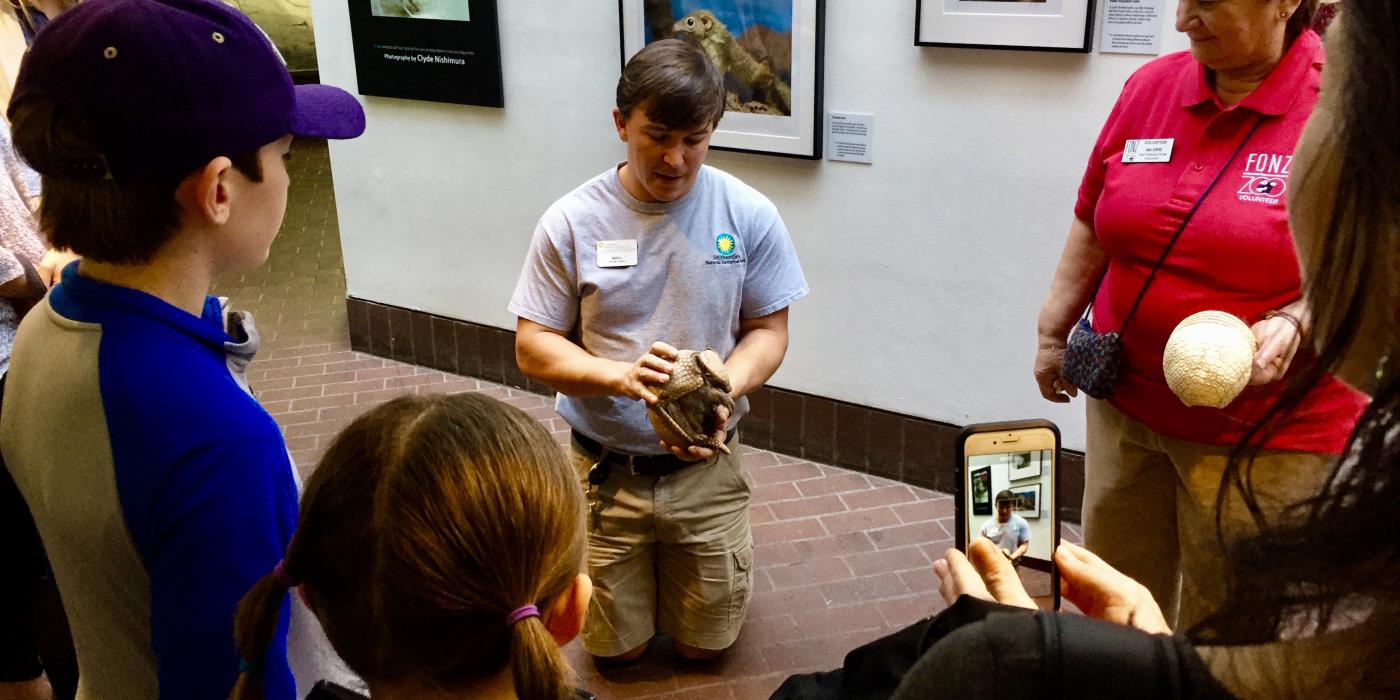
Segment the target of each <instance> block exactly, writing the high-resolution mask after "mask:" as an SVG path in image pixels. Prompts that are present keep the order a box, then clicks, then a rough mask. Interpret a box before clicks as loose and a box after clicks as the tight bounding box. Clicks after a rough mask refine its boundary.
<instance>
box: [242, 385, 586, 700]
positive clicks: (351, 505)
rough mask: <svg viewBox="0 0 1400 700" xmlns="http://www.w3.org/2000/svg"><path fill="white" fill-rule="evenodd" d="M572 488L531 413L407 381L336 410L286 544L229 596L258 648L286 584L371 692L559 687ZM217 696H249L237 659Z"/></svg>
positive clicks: (573, 556) (246, 640)
mask: <svg viewBox="0 0 1400 700" xmlns="http://www.w3.org/2000/svg"><path fill="white" fill-rule="evenodd" d="M584 513H585V508H584V499H583V493H582V491H581V489H580V488H579V484H578V482H577V480H576V479H575V477H574V474H573V470H572V469H571V468H570V466H569V464H568V462H567V461H566V460H565V458H564V454H563V452H562V451H561V450H560V449H559V446H558V445H557V444H555V442H554V440H553V439H552V438H551V437H550V435H549V434H548V433H547V432H545V430H544V428H542V427H541V426H540V425H539V424H538V423H537V422H535V421H534V420H533V419H531V418H530V417H528V416H526V415H525V414H524V413H522V412H521V411H519V410H518V409H515V408H512V407H510V406H506V405H505V404H502V403H500V402H499V401H496V400H494V399H491V398H489V397H486V396H482V395H479V394H458V395H452V396H446V395H434V396H409V397H404V398H400V399H397V400H395V401H391V402H389V403H387V404H385V405H383V406H380V407H379V408H376V409H374V410H372V411H370V412H368V413H366V414H365V415H363V416H361V417H360V418H359V419H358V420H356V421H355V422H354V423H352V424H350V426H349V427H348V428H346V429H345V431H344V432H342V433H341V434H340V435H339V436H338V437H337V438H336V440H335V442H334V443H333V444H332V445H331V447H330V449H329V450H328V451H327V452H326V455H325V457H324V458H322V460H321V463H320V466H319V467H317V469H316V471H315V473H314V474H313V475H312V477H311V479H310V481H309V482H308V483H307V488H306V493H305V496H304V497H303V499H302V504H301V523H300V526H299V527H298V529H297V532H296V535H295V536H294V537H293V538H292V542H291V544H290V545H289V547H288V549H287V555H286V559H285V560H284V561H283V562H282V563H281V564H279V565H278V566H277V568H276V569H275V570H273V571H272V572H270V573H268V574H267V576H264V577H263V578H262V580H260V581H259V582H258V583H257V584H256V585H255V586H254V587H253V589H252V590H251V591H249V592H248V595H247V596H245V597H244V598H243V601H242V603H241V604H240V605H239V609H238V616H237V619H236V622H235V629H234V636H235V639H236V641H237V644H238V648H239V651H240V653H241V655H242V657H243V658H244V659H245V660H247V659H261V658H262V657H263V653H264V651H265V650H266V648H267V644H268V641H269V639H270V638H271V634H272V631H273V629H274V627H275V625H276V622H277V610H278V608H279V606H280V605H281V603H282V600H283V597H284V596H285V595H286V594H287V592H288V591H289V590H290V589H293V588H296V589H298V591H299V592H300V594H301V595H302V596H303V598H304V599H305V601H306V603H307V606H308V607H309V608H310V609H311V611H312V612H313V613H314V614H315V615H316V617H317V618H318V619H319V620H320V621H321V625H322V626H323V627H324V628H325V631H326V635H327V637H328V638H329V639H330V641H331V644H332V646H334V647H335V650H336V652H338V653H339V654H340V656H341V658H342V659H344V660H345V662H346V664H347V665H349V667H350V669H351V670H353V671H355V673H357V674H359V676H360V677H361V678H362V679H364V681H365V683H366V684H367V685H368V687H369V689H370V695H371V697H373V698H374V700H394V699H395V698H420V699H425V698H468V697H470V698H520V699H521V700H561V699H563V698H568V697H573V696H575V694H576V693H578V691H575V690H574V689H573V688H572V687H571V685H570V676H571V674H570V673H569V670H568V668H567V666H566V665H565V662H564V660H563V658H562V656H561V654H560V651H559V647H560V645H562V644H565V643H567V642H569V641H570V640H572V639H573V638H574V637H575V636H576V635H577V634H578V632H579V629H580V628H581V627H582V624H583V616H584V612H585V610H586V609H587V606H588V600H589V598H590V596H591V594H592V584H591V583H590V581H589V579H588V576H587V575H585V574H583V573H581V572H582V571H583V568H584V553H585V546H586V543H585V537H586V530H585V528H584ZM230 697H231V698H232V700H261V698H262V697H263V696H262V683H261V678H260V676H259V674H258V668H257V665H256V664H255V663H250V662H248V661H245V662H244V663H243V668H242V673H241V674H240V676H239V680H238V684H237V685H236V686H235V687H234V690H233V693H232V695H231V696H230Z"/></svg>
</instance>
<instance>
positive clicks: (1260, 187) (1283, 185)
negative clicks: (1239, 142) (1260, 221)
mask: <svg viewBox="0 0 1400 700" xmlns="http://www.w3.org/2000/svg"><path fill="white" fill-rule="evenodd" d="M1292 168H1293V156H1291V155H1283V154H1276V153H1251V154H1249V157H1248V158H1246V159H1245V165H1244V173H1243V175H1244V182H1243V183H1242V184H1241V185H1240V189H1239V192H1238V193H1236V195H1235V196H1236V197H1238V198H1239V200H1240V201H1241V202H1259V203H1261V204H1278V203H1279V202H1281V201H1283V193H1284V192H1287V191H1288V175H1289V171H1290V170H1291V169H1292Z"/></svg>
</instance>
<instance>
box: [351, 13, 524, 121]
mask: <svg viewBox="0 0 1400 700" xmlns="http://www.w3.org/2000/svg"><path fill="white" fill-rule="evenodd" d="M464 1H465V2H468V3H469V5H468V9H469V13H470V19H469V20H465V21H463V20H449V19H428V18H422V17H388V16H377V15H376V14H374V11H373V10H372V8H371V2H372V0H350V37H351V42H352V44H353V46H354V52H355V74H356V79H357V81H358V89H359V93H360V94H361V95H372V96H377V97H398V98H403V99H410V100H423V101H428V102H446V103H450V104H462V105H476V106H481V107H504V106H505V86H504V78H503V75H502V69H501V38H500V31H499V28H498V24H497V16H496V0H464Z"/></svg>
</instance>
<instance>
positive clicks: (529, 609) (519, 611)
mask: <svg viewBox="0 0 1400 700" xmlns="http://www.w3.org/2000/svg"><path fill="white" fill-rule="evenodd" d="M539 616H540V609H539V608H537V607H535V606H533V605H522V606H520V607H519V608H516V609H515V612H513V613H511V614H509V615H507V616H506V627H514V626H515V623H517V622H520V621H521V620H524V619H525V618H527V617H539Z"/></svg>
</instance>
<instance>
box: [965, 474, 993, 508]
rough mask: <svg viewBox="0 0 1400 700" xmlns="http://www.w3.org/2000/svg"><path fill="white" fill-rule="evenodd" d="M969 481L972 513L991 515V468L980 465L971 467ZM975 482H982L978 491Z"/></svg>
mask: <svg viewBox="0 0 1400 700" xmlns="http://www.w3.org/2000/svg"><path fill="white" fill-rule="evenodd" d="M969 483H971V484H972V485H973V486H972V514H973V515H991V514H992V468H991V467H982V468H980V469H973V470H972V473H971V479H969ZM977 484H982V490H981V491H980V492H979V491H978V489H977Z"/></svg>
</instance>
